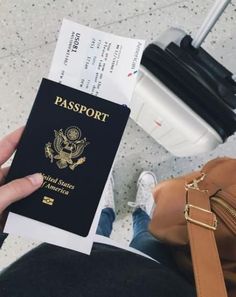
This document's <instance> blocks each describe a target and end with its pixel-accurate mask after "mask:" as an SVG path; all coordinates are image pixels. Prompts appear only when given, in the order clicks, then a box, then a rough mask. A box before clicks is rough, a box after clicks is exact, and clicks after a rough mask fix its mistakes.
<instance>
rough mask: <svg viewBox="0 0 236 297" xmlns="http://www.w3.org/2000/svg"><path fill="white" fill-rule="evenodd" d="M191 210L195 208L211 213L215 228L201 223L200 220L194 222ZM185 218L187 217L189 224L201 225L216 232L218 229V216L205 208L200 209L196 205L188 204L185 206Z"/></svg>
mask: <svg viewBox="0 0 236 297" xmlns="http://www.w3.org/2000/svg"><path fill="white" fill-rule="evenodd" d="M190 208H195V209H198V210H201V211H204V212H207V213H210V214H212V215H214V222H213V226H212V225H209V224H205V223H203V222H200V221H198V220H194V219H192V218H190V216H189V211H190ZM184 216H185V219H186V220H187V221H188V222H191V223H194V224H196V225H199V226H202V227H205V228H207V229H210V230H214V231H215V230H216V228H217V219H216V215H215V214H214V213H213V212H212V211H209V210H206V209H204V208H201V207H198V206H195V205H192V204H186V205H185V209H184Z"/></svg>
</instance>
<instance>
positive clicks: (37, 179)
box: [27, 173, 43, 186]
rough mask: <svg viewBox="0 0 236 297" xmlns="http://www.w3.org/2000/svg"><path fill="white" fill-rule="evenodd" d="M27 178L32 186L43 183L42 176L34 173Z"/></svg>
mask: <svg viewBox="0 0 236 297" xmlns="http://www.w3.org/2000/svg"><path fill="white" fill-rule="evenodd" d="M27 178H28V179H29V180H30V181H31V183H32V184H33V185H34V186H39V185H41V184H42V182H43V176H42V174H41V173H35V174H32V175H29V176H27Z"/></svg>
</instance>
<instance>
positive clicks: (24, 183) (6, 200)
mask: <svg viewBox="0 0 236 297" xmlns="http://www.w3.org/2000/svg"><path fill="white" fill-rule="evenodd" d="M42 183H43V176H42V174H41V173H36V174H33V175H29V176H26V177H24V178H20V179H16V180H13V181H11V182H10V183H8V184H6V185H4V186H2V187H0V214H1V213H2V212H3V211H4V210H5V209H6V208H7V207H8V206H9V205H10V204H11V203H13V202H15V201H17V200H20V199H21V198H25V197H27V196H28V195H30V194H31V193H33V192H34V191H36V190H37V189H38V188H39V187H40V186H41V185H42Z"/></svg>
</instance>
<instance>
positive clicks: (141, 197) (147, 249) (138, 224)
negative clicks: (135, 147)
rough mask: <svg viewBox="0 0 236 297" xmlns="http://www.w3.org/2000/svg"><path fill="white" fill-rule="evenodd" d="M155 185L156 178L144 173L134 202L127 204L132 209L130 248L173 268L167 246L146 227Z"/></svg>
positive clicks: (151, 209)
mask: <svg viewBox="0 0 236 297" xmlns="http://www.w3.org/2000/svg"><path fill="white" fill-rule="evenodd" d="M155 185H156V177H155V175H154V174H153V173H152V172H147V171H144V172H143V173H142V174H141V175H140V177H139V179H138V183H137V186H138V190H137V195H136V201H135V202H134V203H133V202H132V203H129V205H130V206H132V207H134V212H133V215H132V216H133V239H132V241H131V243H130V246H131V247H133V248H135V249H137V250H139V251H141V252H143V253H145V254H146V255H148V256H150V257H152V258H153V259H155V260H157V261H159V262H161V263H162V264H164V265H166V266H168V267H171V268H174V267H175V265H174V262H173V259H172V256H171V253H170V249H169V247H168V246H167V245H165V244H164V243H162V242H161V241H159V240H158V239H156V238H155V237H154V236H153V235H152V234H151V233H150V232H149V231H148V225H149V222H150V216H151V215H152V211H153V207H154V200H153V197H152V189H153V188H154V187H155Z"/></svg>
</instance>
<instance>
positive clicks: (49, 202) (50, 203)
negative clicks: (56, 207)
mask: <svg viewBox="0 0 236 297" xmlns="http://www.w3.org/2000/svg"><path fill="white" fill-rule="evenodd" d="M42 202H43V203H45V204H48V205H53V203H54V199H53V198H50V197H48V196H44V197H43V200H42Z"/></svg>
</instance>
